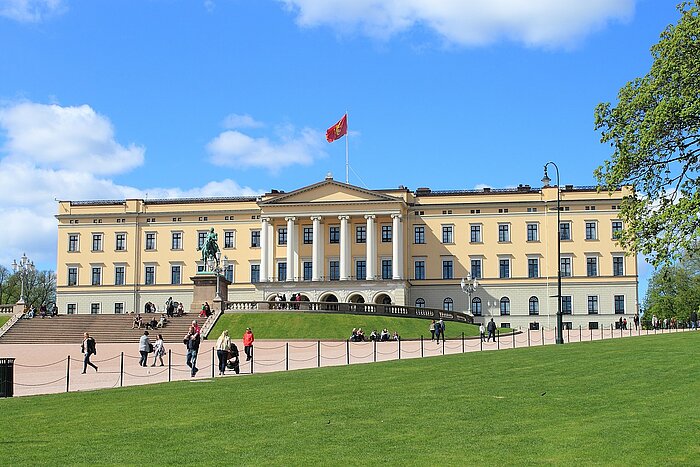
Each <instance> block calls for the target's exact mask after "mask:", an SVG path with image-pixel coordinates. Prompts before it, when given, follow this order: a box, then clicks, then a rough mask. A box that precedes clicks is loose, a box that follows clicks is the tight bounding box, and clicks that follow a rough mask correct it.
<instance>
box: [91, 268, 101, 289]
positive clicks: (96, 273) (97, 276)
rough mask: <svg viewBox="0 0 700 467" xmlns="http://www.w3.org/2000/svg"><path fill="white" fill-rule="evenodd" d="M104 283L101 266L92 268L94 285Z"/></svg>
mask: <svg viewBox="0 0 700 467" xmlns="http://www.w3.org/2000/svg"><path fill="white" fill-rule="evenodd" d="M101 284H102V268H101V267H99V266H96V267H93V268H92V285H101Z"/></svg>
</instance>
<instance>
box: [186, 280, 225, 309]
mask: <svg viewBox="0 0 700 467" xmlns="http://www.w3.org/2000/svg"><path fill="white" fill-rule="evenodd" d="M216 276H217V274H216V273H215V272H200V273H198V274H196V275H194V276H192V277H190V279H191V280H192V282H194V294H193V297H192V304H191V305H190V313H196V314H199V312H200V311H202V305H203V304H204V302H208V303H209V306H210V307H211V310H212V311H215V310H220V309H221V304H222V302H227V301H228V286H229V285H230V284H231V281H229V280H227V279H226V278H225V277H224V276H223V275H221V274H219V275H218V276H219V296H218V297H217V294H216Z"/></svg>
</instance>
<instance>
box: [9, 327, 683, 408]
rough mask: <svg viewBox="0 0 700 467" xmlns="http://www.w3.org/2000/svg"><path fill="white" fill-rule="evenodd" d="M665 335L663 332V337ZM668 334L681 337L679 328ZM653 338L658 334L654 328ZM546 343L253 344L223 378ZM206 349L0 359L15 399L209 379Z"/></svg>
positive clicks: (33, 353)
mask: <svg viewBox="0 0 700 467" xmlns="http://www.w3.org/2000/svg"><path fill="white" fill-rule="evenodd" d="M668 332H669V331H668V330H666V331H664V332H663V333H668ZM670 332H683V330H680V329H679V330H677V331H676V330H671V331H670ZM657 333H658V334H661V331H657ZM640 334H641V335H647V334H650V335H653V334H654V331H651V332H647V331H633V330H626V331H622V332H620V331H619V330H615V331H614V332H611V330H610V329H607V330H605V331H604V332H603V334H602V335H601V331H600V330H594V331H588V330H581V331H579V330H571V331H569V332H568V333H566V334H565V335H564V340H565V341H566V342H570V343H575V342H579V341H590V340H600V339H601V338H602V339H610V338H620V337H631V336H636V335H640ZM551 344H554V331H530V332H527V331H525V332H523V333H520V334H506V335H501V336H500V338H499V339H498V342H483V343H482V342H480V340H479V339H478V338H476V339H473V338H472V339H465V340H462V339H455V340H448V341H447V342H445V343H442V342H441V343H440V344H437V343H436V342H431V341H430V340H429V339H428V340H424V341H422V342H421V341H420V340H407V341H401V342H400V343H399V342H396V341H392V342H379V343H376V344H375V343H373V342H345V341H340V342H338V341H257V342H256V343H255V347H254V349H255V353H254V357H255V358H254V359H253V362H252V364H251V362H245V354H244V353H243V344H242V343H241V342H240V341H236V345H238V348H239V349H240V351H241V356H242V357H243V358H242V365H241V375H238V376H236V375H233V374H230V375H229V374H228V373H227V375H226V376H225V377H242V376H244V375H246V374H251V373H269V372H274V371H286V370H297V369H302V368H315V367H326V366H336V365H348V364H351V365H352V364H358V363H371V362H375V361H377V362H380V361H388V360H397V359H406V358H421V357H435V356H439V355H443V354H444V355H448V354H456V353H463V352H479V351H493V350H499V349H511V348H514V347H515V348H520V347H528V346H538V345H551ZM213 345H214V341H213V340H207V341H203V342H202V345H201V347H200V352H199V356H198V359H197V367H198V368H199V372H198V374H197V376H196V377H195V378H191V377H190V370H189V368H188V367H187V366H186V365H185V352H186V351H185V346H184V345H183V344H182V343H181V342H175V343H168V342H166V349H167V350H168V351H169V354H170V355H169V356H168V355H166V356H165V357H164V358H163V360H164V362H165V365H164V366H162V367H161V366H156V367H152V366H150V365H151V364H152V363H153V356H152V355H151V356H149V360H148V364H149V366H148V367H146V368H143V367H141V366H139V365H138V361H139V353H138V343H134V344H105V343H99V342H98V343H97V355H95V356H93V358H92V362H93V363H95V364H96V365H97V366H98V367H99V371H98V372H95V370H93V369H92V368H90V367H88V369H87V373H86V374H81V373H82V369H83V368H82V367H83V358H82V354H81V353H80V343H76V344H75V345H64V344H53V345H51V344H43V345H29V344H0V358H4V357H12V358H15V366H14V395H15V396H27V395H36V394H50V393H59V392H66V391H71V392H72V391H85V390H93V389H100V388H114V387H119V386H136V385H141V384H152V383H160V382H167V381H177V380H193V379H194V380H202V379H207V378H211V377H213V376H214V374H217V375H218V362H217V360H216V356H215V352H214V351H213V347H212V346H213ZM169 357H170V358H169ZM159 364H160V362H159ZM212 364H213V365H214V366H212ZM212 370H213V371H212ZM230 373H233V372H230ZM217 377H218V376H217Z"/></svg>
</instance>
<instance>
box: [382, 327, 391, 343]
mask: <svg viewBox="0 0 700 467" xmlns="http://www.w3.org/2000/svg"><path fill="white" fill-rule="evenodd" d="M380 339H381V341H382V342H386V341H388V340H389V330H388V329H387V328H384V329H382V334H381V336H380Z"/></svg>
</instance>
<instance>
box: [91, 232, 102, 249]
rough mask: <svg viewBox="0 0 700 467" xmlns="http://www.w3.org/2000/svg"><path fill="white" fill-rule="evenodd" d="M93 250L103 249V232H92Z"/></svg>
mask: <svg viewBox="0 0 700 467" xmlns="http://www.w3.org/2000/svg"><path fill="white" fill-rule="evenodd" d="M92 251H102V234H92Z"/></svg>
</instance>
